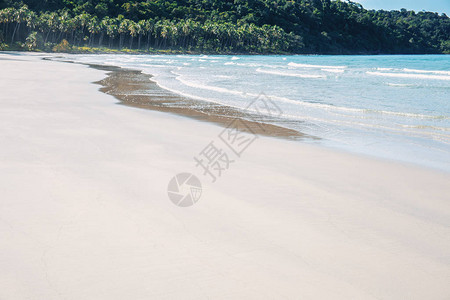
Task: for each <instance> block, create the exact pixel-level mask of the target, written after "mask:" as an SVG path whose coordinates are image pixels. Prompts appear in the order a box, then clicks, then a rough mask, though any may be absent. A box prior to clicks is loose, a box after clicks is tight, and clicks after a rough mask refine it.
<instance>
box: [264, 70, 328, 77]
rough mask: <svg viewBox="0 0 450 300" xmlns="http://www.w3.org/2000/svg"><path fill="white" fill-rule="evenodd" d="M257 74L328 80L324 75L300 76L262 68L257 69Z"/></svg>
mask: <svg viewBox="0 0 450 300" xmlns="http://www.w3.org/2000/svg"><path fill="white" fill-rule="evenodd" d="M256 72H259V73H265V74H272V75H279V76H289V77H298V78H326V76H324V75H316V74H299V73H292V72H282V71H275V70H264V69H261V68H258V69H256Z"/></svg>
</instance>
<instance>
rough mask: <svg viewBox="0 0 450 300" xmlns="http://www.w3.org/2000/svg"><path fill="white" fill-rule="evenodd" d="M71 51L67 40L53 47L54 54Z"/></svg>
mask: <svg viewBox="0 0 450 300" xmlns="http://www.w3.org/2000/svg"><path fill="white" fill-rule="evenodd" d="M71 49H72V47H71V46H70V44H69V42H68V41H67V40H62V41H61V43H59V44H58V45H56V46H55V47H53V49H52V50H53V51H54V52H69V51H70V50H71Z"/></svg>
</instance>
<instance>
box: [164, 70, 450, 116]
mask: <svg viewBox="0 0 450 300" xmlns="http://www.w3.org/2000/svg"><path fill="white" fill-rule="evenodd" d="M172 73H174V72H172ZM174 74H175V75H177V77H176V80H177V81H179V82H180V83H182V84H184V85H186V86H189V87H193V88H197V89H203V90H209V91H213V92H218V93H223V94H230V95H236V96H240V97H244V98H256V97H258V96H259V95H258V94H254V93H247V92H243V91H238V90H230V89H227V88H223V87H217V86H211V85H207V84H204V83H199V82H194V81H189V80H186V79H184V78H182V76H181V75H180V74H176V73H174ZM267 97H268V98H270V99H272V100H273V101H279V102H284V103H289V104H293V105H296V106H301V107H308V108H313V109H314V108H315V109H322V110H328V111H335V112H342V113H347V114H348V113H353V114H358V115H377V114H380V115H390V116H393V117H406V118H415V119H434V120H446V119H450V117H448V116H442V115H438V116H435V115H425V114H417V113H408V112H396V111H386V110H375V109H363V108H352V107H343V106H335V105H330V104H325V103H315V102H309V101H303V100H294V99H290V98H287V97H281V96H276V95H267ZM195 98H197V99H198V97H195ZM203 100H207V99H203ZM225 104H226V103H225ZM227 105H228V104H227Z"/></svg>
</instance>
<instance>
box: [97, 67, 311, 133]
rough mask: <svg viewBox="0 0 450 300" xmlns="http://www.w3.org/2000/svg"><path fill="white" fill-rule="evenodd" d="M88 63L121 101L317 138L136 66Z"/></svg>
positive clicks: (252, 129)
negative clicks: (176, 87) (180, 89)
mask: <svg viewBox="0 0 450 300" xmlns="http://www.w3.org/2000/svg"><path fill="white" fill-rule="evenodd" d="M88 65H89V66H90V67H92V68H94V69H97V70H102V71H108V77H107V78H105V79H103V80H100V81H97V82H95V83H97V84H100V85H101V86H102V88H101V89H100V90H101V91H102V92H104V93H106V94H109V95H112V96H114V97H116V98H117V99H118V100H120V101H121V103H122V104H124V105H129V106H133V107H139V108H144V109H151V110H156V111H162V112H169V113H175V114H178V115H181V116H186V117H190V118H193V119H196V120H201V121H206V122H211V123H215V124H218V125H221V126H224V127H228V126H229V125H230V124H231V123H232V122H233V121H234V120H236V119H239V120H241V121H242V122H234V123H233V126H234V128H237V129H239V130H241V131H247V132H251V133H254V134H258V135H264V136H272V137H278V138H286V139H296V140H298V139H306V138H311V139H317V138H316V137H313V136H310V135H306V134H303V133H301V132H299V131H296V130H293V129H289V128H286V127H282V126H278V125H274V124H270V123H269V122H270V121H276V122H278V123H279V122H283V120H281V119H280V118H277V119H272V120H270V119H268V118H267V117H263V116H260V115H258V114H255V113H250V112H245V111H243V110H240V109H237V108H233V107H230V106H226V105H222V104H217V103H213V102H207V101H200V100H195V99H191V98H187V97H183V96H180V95H178V94H176V93H173V92H171V91H168V90H165V89H163V88H161V87H159V86H158V85H157V84H156V82H154V81H152V79H151V78H152V76H151V75H147V74H144V73H142V72H141V71H138V70H130V69H123V68H120V67H115V66H102V65H95V64H88ZM285 122H286V121H285Z"/></svg>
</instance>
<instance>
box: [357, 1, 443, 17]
mask: <svg viewBox="0 0 450 300" xmlns="http://www.w3.org/2000/svg"><path fill="white" fill-rule="evenodd" d="M352 1H353V2H358V3H361V4H362V5H363V6H364V8H366V9H384V10H399V9H401V8H406V9H408V10H414V11H416V12H419V11H422V10H426V11H432V12H438V13H446V14H447V15H449V16H450V0H352Z"/></svg>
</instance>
